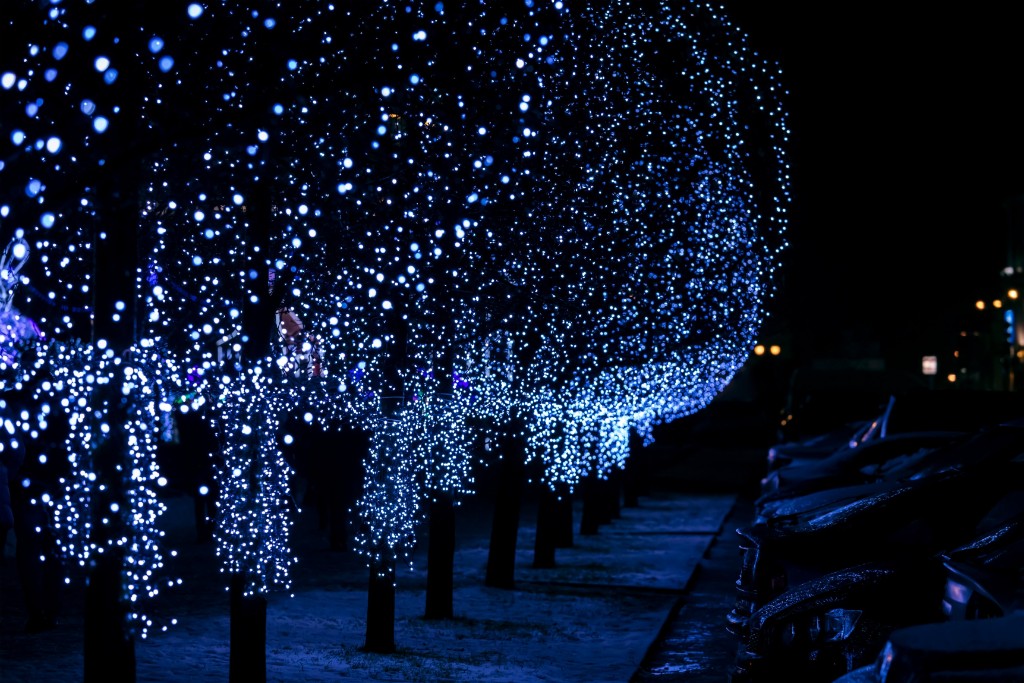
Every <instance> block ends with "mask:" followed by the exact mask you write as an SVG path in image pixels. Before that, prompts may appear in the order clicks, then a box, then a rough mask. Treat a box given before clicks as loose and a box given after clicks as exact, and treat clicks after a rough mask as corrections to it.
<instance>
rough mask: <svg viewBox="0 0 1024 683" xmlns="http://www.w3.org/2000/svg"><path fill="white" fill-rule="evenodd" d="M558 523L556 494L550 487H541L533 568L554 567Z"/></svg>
mask: <svg viewBox="0 0 1024 683" xmlns="http://www.w3.org/2000/svg"><path fill="white" fill-rule="evenodd" d="M558 522H559V519H558V494H557V493H555V492H554V491H553V490H552V489H551V487H549V486H547V485H542V486H541V491H540V500H539V501H538V503H537V535H536V537H535V539H534V544H533V566H534V567H536V568H538V569H550V568H551V567H554V566H555V540H556V539H557V537H558Z"/></svg>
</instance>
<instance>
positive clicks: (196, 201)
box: [0, 0, 788, 680]
mask: <svg viewBox="0 0 1024 683" xmlns="http://www.w3.org/2000/svg"><path fill="white" fill-rule="evenodd" d="M22 9H23V11H22V12H19V13H17V14H16V16H13V17H11V18H9V19H8V20H7V22H6V23H5V24H3V25H2V27H0V29H2V30H3V31H4V34H3V35H2V36H0V37H2V38H3V45H4V48H3V50H4V54H3V59H4V61H3V63H2V64H0V86H2V87H3V88H4V90H3V91H0V94H2V96H3V100H2V105H0V106H2V109H0V112H2V113H3V117H4V121H5V122H8V121H9V122H11V123H10V124H6V123H5V125H9V126H13V128H11V131H12V132H11V133H10V135H9V137H8V139H7V140H5V141H4V142H3V143H2V144H6V145H8V147H7V148H5V149H4V150H3V154H4V156H3V162H2V164H3V165H0V180H2V181H3V186H4V187H7V188H9V191H7V192H6V194H5V195H4V196H2V197H0V220H3V221H4V229H5V232H6V231H8V229H9V226H13V229H12V230H11V232H12V234H13V236H14V237H15V238H16V239H18V240H22V239H24V240H26V244H27V246H28V247H29V249H30V250H31V251H32V257H31V259H30V260H29V261H28V265H27V266H26V268H25V270H24V271H23V273H22V274H20V275H19V277H20V279H19V280H18V281H17V283H20V285H21V286H22V287H23V290H22V291H23V292H24V295H23V297H22V298H21V299H20V300H19V303H20V304H21V306H22V309H23V311H24V312H25V314H26V315H30V316H31V318H32V319H33V320H34V321H35V323H37V324H38V326H39V328H40V329H41V330H42V331H43V333H44V335H45V338H46V341H47V344H43V345H40V344H35V345H34V346H33V347H32V348H33V349H35V350H36V351H37V352H38V353H39V354H40V355H41V356H42V361H40V362H38V363H35V364H32V365H31V366H29V365H27V364H26V362H25V360H26V359H27V358H28V357H29V356H28V355H23V356H22V357H21V362H20V363H19V362H18V361H17V360H14V359H13V358H14V357H13V354H11V358H12V360H10V361H8V362H6V365H5V373H6V374H5V375H4V381H5V388H15V387H17V388H21V387H24V388H27V389H29V391H28V393H29V394H30V395H31V400H30V401H29V403H31V404H32V406H33V408H32V410H31V411H30V412H32V413H35V412H36V407H38V406H41V405H43V404H46V405H61V406H63V407H64V414H65V415H66V419H67V420H68V423H69V425H70V430H69V431H70V435H69V437H68V439H67V441H66V443H67V447H68V449H69V456H70V462H71V468H70V471H69V472H68V473H67V478H66V479H65V482H64V490H63V491H62V492H61V495H60V496H55V497H54V505H53V511H54V515H55V518H56V519H57V520H58V523H59V524H60V525H61V527H62V529H63V530H64V532H65V533H64V536H63V538H64V549H65V552H66V553H67V554H68V556H70V557H74V558H76V559H77V560H78V561H79V563H80V564H81V566H82V567H84V568H85V570H86V572H87V573H88V575H89V585H90V586H93V587H94V588H91V589H90V591H91V593H92V594H94V596H93V597H92V598H91V600H92V602H90V605H93V607H92V608H91V609H90V608H88V607H87V625H86V626H87V632H88V633H90V634H94V635H89V636H87V642H86V679H87V680H104V679H109V678H117V679H119V680H128V679H129V678H130V677H132V676H133V675H134V674H133V672H134V663H133V651H132V638H133V636H134V634H136V633H141V634H142V635H143V636H144V635H145V634H146V633H147V631H148V630H149V629H150V628H151V624H152V620H151V618H150V617H148V616H145V615H144V613H143V612H142V610H141V609H140V608H139V607H138V605H139V604H140V602H139V600H138V598H141V597H145V594H147V593H148V594H150V595H153V594H156V593H157V592H158V590H159V589H160V586H161V585H162V584H161V583H160V580H158V578H157V573H158V572H157V570H159V569H160V568H161V566H162V550H161V549H160V548H159V546H158V541H159V539H160V537H161V535H162V534H161V532H160V530H159V525H158V523H157V520H158V517H159V515H160V513H161V512H162V505H161V503H160V501H159V497H158V496H157V495H156V493H155V490H156V489H158V488H159V487H158V486H157V482H158V479H159V472H158V471H157V469H156V467H155V460H154V453H155V449H156V444H157V441H158V439H159V438H160V434H161V428H162V423H165V422H166V421H168V420H172V419H173V411H174V410H180V409H189V410H199V411H202V412H203V414H204V415H207V416H208V418H209V420H210V421H211V424H212V425H213V426H214V428H215V430H216V432H217V434H218V438H219V441H220V444H221V452H220V453H219V457H220V458H221V460H222V462H221V464H220V466H219V469H218V473H217V479H218V488H219V496H220V497H219V500H218V515H217V532H216V536H217V543H218V545H217V547H218V554H219V556H220V557H221V560H222V566H223V568H224V571H225V572H226V573H227V574H228V576H229V583H230V587H231V596H232V636H231V637H232V643H231V646H232V647H231V650H232V657H231V675H232V679H233V680H260V679H262V678H264V677H265V659H264V658H263V657H261V656H259V655H258V654H257V655H256V656H255V657H253V656H252V653H259V652H262V651H263V649H264V648H263V647H262V646H261V643H262V642H263V639H264V638H265V619H266V593H267V591H269V590H272V589H274V588H280V587H285V588H286V587H287V586H288V585H290V575H289V574H290V568H291V566H292V564H293V563H294V557H293V556H292V551H291V549H290V545H289V529H290V526H291V522H292V519H291V515H292V505H291V502H290V500H291V492H290V490H289V485H290V480H291V475H292V464H291V463H289V462H288V461H287V459H286V458H285V457H284V454H283V452H282V450H281V448H280V445H279V436H280V431H281V430H282V425H284V424H285V423H286V422H287V421H288V420H289V419H290V418H292V417H294V416H295V415H296V411H301V414H302V416H303V419H304V420H306V421H307V422H310V423H319V424H321V425H325V426H327V427H328V428H346V429H358V430H361V431H364V432H367V433H370V434H371V435H372V438H371V440H370V448H369V450H368V453H367V455H366V458H365V462H364V471H365V478H364V482H363V487H362V491H363V493H362V495H361V497H360V500H359V502H358V505H357V507H358V510H359V517H360V522H361V525H360V529H361V531H360V533H359V535H358V540H359V548H360V551H361V552H363V553H364V554H365V556H366V557H367V560H368V565H369V568H370V573H371V574H370V575H371V584H370V600H369V604H368V617H370V619H368V625H367V647H368V648H370V649H377V650H387V649H390V648H393V645H394V634H393V626H394V624H393V604H394V570H395V566H396V563H397V562H399V561H401V560H403V559H406V558H408V556H409V552H410V550H411V547H412V544H413V543H414V541H415V530H416V528H417V525H418V524H419V523H420V522H421V520H422V519H423V518H424V517H423V516H424V514H425V513H429V519H430V521H431V523H432V524H433V523H435V522H437V524H438V525H439V526H438V527H437V528H438V529H440V528H441V526H440V525H442V524H449V537H450V521H448V522H444V521H441V520H450V519H451V514H450V512H451V506H453V505H455V504H457V503H458V501H459V499H460V498H461V497H462V496H464V495H468V494H470V493H472V491H473V462H474V460H473V459H474V457H475V455H474V453H475V451H474V449H473V444H474V443H477V442H482V441H487V442H491V443H502V444H504V445H505V446H506V449H505V452H504V453H503V457H504V460H505V461H506V462H507V461H512V460H519V461H525V460H528V459H538V460H539V461H540V462H541V463H543V469H544V473H545V474H544V480H545V483H546V484H547V485H548V486H549V487H550V488H551V489H552V490H555V489H556V488H559V487H563V488H559V490H572V489H573V488H574V487H576V486H578V485H579V484H580V482H582V481H583V479H584V478H585V477H587V476H594V477H597V478H603V477H607V476H608V475H609V474H610V473H611V472H612V471H614V470H615V469H616V468H621V467H622V466H623V464H624V461H625V458H626V456H627V455H628V452H629V449H628V443H629V441H628V440H629V437H630V435H631V434H635V433H638V432H639V433H640V434H642V435H643V436H645V437H646V438H650V435H651V429H652V427H653V426H654V425H655V424H656V423H658V422H659V421H666V420H671V419H674V418H676V417H679V416H682V415H686V414H689V413H692V412H694V411H696V410H699V409H700V408H702V407H704V406H705V405H707V403H708V402H709V401H710V400H711V399H712V398H713V397H714V396H715V395H716V394H717V392H718V391H720V390H721V388H723V387H724V386H725V384H726V383H727V382H728V381H729V380H730V379H731V377H732V375H733V374H734V373H735V372H736V370H737V369H738V368H739V366H740V364H741V363H742V362H743V360H744V358H745V357H746V354H747V353H749V350H750V348H751V347H752V345H753V339H754V337H755V335H756V333H757V330H758V327H759V325H760V322H761V320H762V319H763V317H764V315H765V311H766V304H767V301H768V299H769V298H770V297H771V294H772V292H773V278H774V271H775V267H776V265H777V260H778V255H779V250H780V249H781V248H782V246H783V240H782V234H783V232H784V227H785V206H786V203H787V201H788V194H787V188H788V179H787V177H786V170H787V169H786V160H785V156H784V148H785V141H786V136H787V130H786V121H785V116H784V113H783V111H782V109H781V107H780V99H781V93H780V92H779V91H778V85H777V83H776V82H775V74H773V73H772V72H771V71H770V70H768V69H766V68H764V66H763V65H761V64H760V63H759V62H758V60H757V58H756V55H754V54H752V53H751V52H750V51H749V50H748V49H747V48H746V46H745V44H744V43H743V37H742V34H741V33H740V32H739V31H737V30H736V29H735V27H733V26H732V25H731V24H730V23H729V22H728V20H727V19H726V18H725V17H722V16H719V15H718V14H716V13H715V11H714V10H713V9H711V8H708V7H705V6H702V5H693V6H689V5H687V6H686V7H683V8H681V9H679V10H671V9H669V8H665V7H662V6H661V5H660V4H658V6H657V7H639V6H638V5H635V4H633V3H628V2H616V3H612V4H610V5H607V6H602V7H601V8H597V9H593V8H583V7H574V6H571V5H569V4H567V3H563V2H530V1H527V2H523V3H522V4H516V5H514V6H511V7H502V8H495V7H494V6H493V5H489V4H486V3H483V2H478V1H476V0H468V1H467V2H462V3H444V4H442V3H419V2H406V3H392V2H383V3H378V4H376V5H367V6H360V7H349V8H345V9H341V8H339V7H335V6H323V5H322V4H321V3H315V2H297V3H296V2H293V3H289V4H288V6H287V7H283V6H279V3H276V2H269V1H267V2H249V3H244V4H243V3H241V2H232V3H224V4H221V5H217V6H212V7H204V6H203V5H201V4H199V3H180V4H179V3H165V4H163V5H161V9H160V10H154V9H153V8H152V7H150V6H149V5H144V4H143V3H142V2H132V3H127V4H126V3H119V4H118V5H117V6H116V7H114V6H113V4H112V3H110V2H99V1H98V2H94V3H81V4H78V3H72V2H57V3H52V4H51V5H50V6H49V7H39V6H32V7H25V8H22ZM670 94H671V96H670ZM7 289H8V290H12V289H13V285H12V286H8V287H7ZM11 320H15V321H17V320H18V317H17V316H13V317H11ZM18 325H20V326H21V327H18ZM23 327H24V323H23V322H19V323H17V325H16V324H15V323H11V324H10V326H9V329H10V330H15V329H22V328H23ZM19 335H20V336H19V338H18V340H14V341H17V343H18V344H24V343H25V342H31V341H33V340H29V339H25V338H24V334H22V333H19ZM13 337H14V333H13V332H12V333H10V334H8V335H7V341H8V343H9V346H10V347H11V348H15V346H16V344H13V343H12V340H13ZM37 341H38V339H37V340H35V342H37ZM39 349H42V350H41V351H40V350H39ZM33 419H34V418H33ZM24 422H25V424H28V423H30V422H31V420H30V419H25V420H24ZM512 444H515V445H517V446H518V450H508V448H507V447H508V446H510V445H512ZM432 529H433V527H432ZM496 529H497V518H496ZM513 532H514V529H513ZM445 536H446V534H440V533H433V531H432V533H431V534H430V539H431V543H432V544H433V543H434V542H435V539H442V538H444V537H445ZM512 539H513V540H512V542H513V543H514V533H513V534H512ZM450 554H451V545H450V543H449V544H448V546H447V548H445V549H442V550H440V551H439V552H438V553H434V552H433V548H432V552H431V558H434V557H444V556H445V555H447V557H448V558H449V560H448V562H449V563H450ZM492 554H493V548H492ZM505 557H509V554H508V553H507V549H506V552H505ZM511 557H513V558H514V549H513V552H512V554H511ZM494 563H495V565H497V564H498V561H497V560H495V562H494ZM447 573H448V574H449V577H448V581H447V588H446V587H445V583H446V582H445V581H444V580H443V579H442V580H440V581H439V583H437V584H432V589H433V590H434V591H435V592H430V591H428V593H430V594H428V609H427V611H428V616H429V615H433V616H450V612H451V595H450V564H449V567H448V568H447ZM494 573H495V575H497V574H503V575H504V576H505V577H507V576H508V575H509V570H508V567H507V563H506V565H505V566H504V567H497V566H496V567H495V568H494ZM488 575H489V577H490V576H491V575H492V567H491V566H490V564H489V567H488ZM100 579H102V580H100ZM499 582H500V581H499ZM436 591H440V594H438V593H437V592H436ZM445 593H446V594H445ZM389 605H390V617H388V610H389ZM90 614H92V615H95V616H93V617H91V618H90V617H89V615H90ZM381 615H383V616H384V618H383V619H382V620H379V621H378V617H380V616H381ZM90 638H97V639H98V640H96V641H91V640H89V639H90ZM246 653H249V654H248V655H246Z"/></svg>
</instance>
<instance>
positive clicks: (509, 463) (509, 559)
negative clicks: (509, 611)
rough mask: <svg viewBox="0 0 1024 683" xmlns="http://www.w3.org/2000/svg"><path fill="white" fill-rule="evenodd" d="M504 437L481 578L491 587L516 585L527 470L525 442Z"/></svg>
mask: <svg viewBox="0 0 1024 683" xmlns="http://www.w3.org/2000/svg"><path fill="white" fill-rule="evenodd" d="M503 441H504V443H503V444H502V459H501V464H500V470H499V476H498V490H497V491H496V493H495V500H494V518H493V521H492V524H491V544H490V547H489V548H488V553H487V574H486V577H485V579H484V584H485V585H487V586H491V587H492V588H514V587H515V572H516V542H517V541H518V536H519V513H520V508H521V507H522V497H523V487H524V484H525V482H524V480H525V474H526V464H525V456H526V452H525V451H526V444H525V443H523V440H522V438H521V437H508V438H505V439H504V440H503Z"/></svg>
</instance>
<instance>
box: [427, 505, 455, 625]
mask: <svg viewBox="0 0 1024 683" xmlns="http://www.w3.org/2000/svg"><path fill="white" fill-rule="evenodd" d="M428 514H429V516H430V517H429V520H428V524H429V536H428V539H427V541H428V543H429V544H430V545H429V546H428V548H427V604H426V611H425V613H424V617H425V618H427V619H451V618H452V616H453V609H452V602H453V600H452V592H453V590H454V585H453V576H454V573H455V501H454V499H453V498H452V495H451V494H447V493H438V494H436V495H435V497H434V499H433V500H432V501H431V502H430V510H429V512H428Z"/></svg>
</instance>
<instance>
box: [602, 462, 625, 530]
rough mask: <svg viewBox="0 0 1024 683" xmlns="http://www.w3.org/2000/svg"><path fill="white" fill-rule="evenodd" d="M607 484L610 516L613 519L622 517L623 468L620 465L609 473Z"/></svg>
mask: <svg viewBox="0 0 1024 683" xmlns="http://www.w3.org/2000/svg"><path fill="white" fill-rule="evenodd" d="M606 484H607V488H606V491H607V500H608V516H609V517H611V519H621V518H622V470H621V469H619V468H618V467H615V468H613V469H612V471H611V473H610V474H609V475H608V480H607V482H606Z"/></svg>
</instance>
